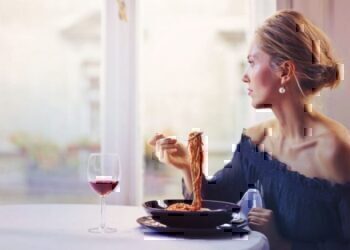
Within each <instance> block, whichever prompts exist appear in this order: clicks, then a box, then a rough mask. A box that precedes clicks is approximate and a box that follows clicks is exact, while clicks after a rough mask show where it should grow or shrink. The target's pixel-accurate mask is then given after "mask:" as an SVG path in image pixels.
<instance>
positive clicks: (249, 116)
mask: <svg viewBox="0 0 350 250" xmlns="http://www.w3.org/2000/svg"><path fill="white" fill-rule="evenodd" d="M261 2H262V1H244V2H243V4H242V1H238V0H237V1H234V0H218V1H211V0H200V1H199V0H198V1H175V0H164V1H155V0H148V1H141V3H142V8H141V9H142V15H141V16H142V19H141V20H140V23H141V38H142V40H141V49H140V51H141V59H140V64H141V66H140V68H141V71H140V87H141V97H142V98H141V99H142V100H143V101H142V105H141V107H142V114H143V116H142V117H143V119H142V126H143V130H144V134H143V140H144V142H145V143H146V141H147V139H149V138H150V137H152V135H153V134H154V133H155V132H163V133H165V134H167V135H172V136H177V138H178V139H180V140H181V141H183V142H184V143H186V139H187V135H188V133H189V132H190V131H191V129H193V128H200V129H201V130H202V131H203V132H204V133H205V135H206V136H207V139H208V174H209V175H213V174H214V173H215V172H216V171H217V170H219V169H221V168H222V167H223V166H224V162H225V160H230V159H231V157H232V150H234V149H235V147H234V146H235V143H237V142H238V141H239V138H240V135H241V132H242V128H244V127H246V126H248V125H249V124H250V123H251V122H252V120H254V119H255V117H256V114H255V111H254V110H253V109H252V108H251V106H250V99H249V97H248V96H247V94H246V86H245V84H244V83H242V81H241V78H242V74H243V72H244V70H245V67H246V56H247V53H248V48H249V47H248V46H249V38H250V36H251V33H252V27H253V26H255V25H257V24H258V23H259V22H261V21H262V20H261V19H262V18H264V17H265V16H268V15H270V14H272V11H273V9H274V8H275V7H274V1H264V4H263V3H261ZM256 8H259V9H256ZM264 15H265V16H264ZM145 152H146V153H145V165H144V169H145V170H144V182H145V183H144V200H149V199H161V198H169V197H181V186H180V178H181V175H180V173H179V171H178V170H176V169H175V168H172V167H167V166H164V165H163V164H161V163H159V162H157V161H155V160H154V157H153V156H152V151H151V149H150V148H147V147H146V151H145ZM160 187H161V188H160Z"/></svg>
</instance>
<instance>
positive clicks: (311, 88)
mask: <svg viewBox="0 0 350 250" xmlns="http://www.w3.org/2000/svg"><path fill="white" fill-rule="evenodd" d="M248 62H249V67H248V68H247V70H246V72H245V73H244V75H243V82H244V83H246V85H247V87H248V91H249V95H250V96H251V98H252V105H253V107H254V108H257V109H259V108H266V107H268V108H271V109H272V111H273V113H274V115H275V117H276V118H275V119H272V120H269V121H266V122H263V123H261V124H258V125H256V126H254V127H251V128H249V129H245V130H244V132H243V133H242V137H241V141H240V142H239V144H238V146H237V149H236V151H235V153H234V155H233V158H232V160H231V162H230V163H229V164H227V165H226V166H225V167H224V168H223V169H222V170H220V171H219V172H217V173H216V174H215V176H214V177H213V179H211V180H206V179H205V178H203V184H202V192H203V197H204V199H215V200H224V201H230V202H237V201H238V200H239V199H240V198H241V196H242V194H243V193H244V192H245V191H246V190H247V189H248V187H250V185H254V184H255V183H256V182H259V183H260V185H261V186H262V187H263V192H264V202H265V206H266V208H264V209H263V208H254V209H252V210H251V211H250V212H249V215H248V222H249V226H250V228H252V229H253V230H257V231H260V232H262V233H264V234H265V235H266V236H267V237H268V239H269V242H270V246H271V249H332V250H333V249H350V136H349V132H348V131H347V129H346V128H345V127H344V126H342V125H341V124H339V123H338V122H336V121H334V120H332V119H330V118H328V117H326V116H325V115H323V114H321V113H319V112H317V111H316V110H313V109H312V106H311V105H310V100H311V99H312V98H313V97H314V96H315V94H316V93H317V92H319V91H320V90H321V89H322V88H324V87H330V88H333V87H335V86H337V85H338V84H339V81H340V79H339V78H340V77H339V68H338V64H337V61H336V60H335V59H334V56H333V55H332V53H331V48H330V44H329V41H328V39H327V37H326V36H325V35H324V33H323V32H322V31H320V30H319V29H318V28H317V27H316V26H314V25H313V24H312V23H311V22H310V21H309V20H307V19H306V18H305V17H304V16H302V15H301V14H300V13H298V12H295V11H290V10H284V11H280V12H277V13H276V14H275V15H273V16H272V17H270V18H268V19H267V20H266V21H265V23H264V24H263V25H262V26H261V27H260V28H259V29H258V30H257V31H256V35H255V38H254V41H253V43H252V45H251V48H250V51H249V55H248ZM160 139H162V140H160ZM150 143H151V145H155V144H156V143H158V145H159V146H160V148H161V150H162V152H163V153H164V158H162V159H161V160H162V161H163V162H165V163H167V164H169V165H172V166H175V167H177V168H178V169H180V170H181V171H182V172H183V175H184V181H183V187H184V195H185V197H186V198H190V197H191V192H192V184H191V176H190V171H189V161H188V155H187V150H186V148H185V147H184V146H183V145H181V144H180V143H178V142H177V141H176V139H172V138H166V137H165V136H164V135H162V134H157V135H156V136H155V137H154V138H153V139H152V140H151V142H150Z"/></svg>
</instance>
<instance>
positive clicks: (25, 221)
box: [0, 204, 269, 250]
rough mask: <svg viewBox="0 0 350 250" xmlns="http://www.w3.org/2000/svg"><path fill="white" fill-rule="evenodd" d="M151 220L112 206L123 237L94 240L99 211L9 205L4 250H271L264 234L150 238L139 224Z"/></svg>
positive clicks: (0, 239) (1, 228) (1, 235)
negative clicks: (138, 220) (195, 237)
mask: <svg viewBox="0 0 350 250" xmlns="http://www.w3.org/2000/svg"><path fill="white" fill-rule="evenodd" d="M145 215H146V213H145V211H144V210H143V208H141V207H130V206H107V213H106V218H107V225H109V226H113V227H117V228H118V232H117V233H113V234H92V233H89V232H88V231H87V229H88V228H90V227H94V226H97V225H98V223H99V206H98V205H66V204H62V205H58V204H54V205H40V204H38V205H3V206H0V249H3V250H11V249H28V250H31V249H35V250H39V249H45V250H56V249H57V250H63V249H64V250H68V249H77V250H79V249H81V250H89V249H96V250H108V249H128V250H131V249H137V250H139V249H141V250H147V249H152V250H155V249H162V250H187V249H189V250H196V249H199V250H206V249H213V250H214V249H215V250H217V249H220V250H224V249H230V250H232V249H237V250H239V249H256V250H260V249H262V250H268V249H269V246H268V241H267V238H266V237H265V236H264V235H263V234H260V233H258V232H251V233H250V234H249V235H245V236H242V237H240V236H239V235H238V236H232V237H228V238H207V239H203V238H201V239H188V238H186V239H184V238H181V237H176V238H175V237H171V236H164V235H159V234H155V233H152V234H150V233H149V232H150V231H148V230H146V229H143V228H141V227H140V226H139V224H138V223H137V222H136V219H137V218H139V217H141V216H145Z"/></svg>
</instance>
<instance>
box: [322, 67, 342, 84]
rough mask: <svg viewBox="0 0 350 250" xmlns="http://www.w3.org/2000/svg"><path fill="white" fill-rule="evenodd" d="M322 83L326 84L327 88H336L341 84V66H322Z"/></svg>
mask: <svg viewBox="0 0 350 250" xmlns="http://www.w3.org/2000/svg"><path fill="white" fill-rule="evenodd" d="M321 67H322V69H321V79H320V80H321V81H320V82H319V83H320V84H324V86H325V87H330V88H335V87H336V86H337V85H338V84H339V82H340V72H339V65H338V64H336V63H335V64H333V65H322V66H321Z"/></svg>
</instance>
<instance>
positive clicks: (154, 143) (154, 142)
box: [148, 133, 165, 146]
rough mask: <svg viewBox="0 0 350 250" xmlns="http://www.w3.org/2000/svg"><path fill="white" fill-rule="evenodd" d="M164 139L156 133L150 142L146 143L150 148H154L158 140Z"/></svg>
mask: <svg viewBox="0 0 350 250" xmlns="http://www.w3.org/2000/svg"><path fill="white" fill-rule="evenodd" d="M163 138H165V136H164V135H163V134H159V133H157V134H156V135H155V136H153V138H152V139H151V140H149V141H148V144H150V145H151V146H155V145H156V143H157V141H159V140H160V139H163Z"/></svg>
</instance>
